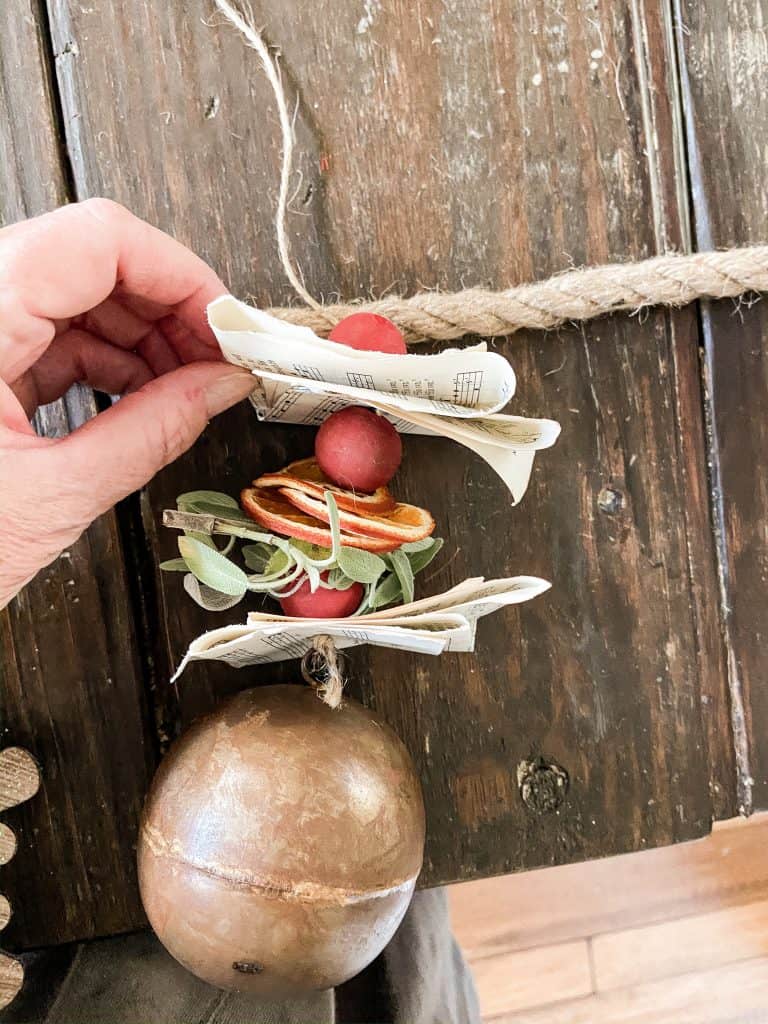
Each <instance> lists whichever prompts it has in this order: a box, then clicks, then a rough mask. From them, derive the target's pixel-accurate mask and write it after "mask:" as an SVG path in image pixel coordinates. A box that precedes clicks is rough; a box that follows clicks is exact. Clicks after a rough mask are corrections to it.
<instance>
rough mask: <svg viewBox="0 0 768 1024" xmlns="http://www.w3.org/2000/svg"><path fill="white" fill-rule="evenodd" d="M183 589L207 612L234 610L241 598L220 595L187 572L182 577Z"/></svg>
mask: <svg viewBox="0 0 768 1024" xmlns="http://www.w3.org/2000/svg"><path fill="white" fill-rule="evenodd" d="M184 589H185V590H186V592H187V593H188V594H189V596H190V597H191V598H192V600H193V601H194V602H195V604H199V605H200V607H201V608H205V610H206V611H207V612H223V611H226V610H227V608H234V606H235V605H236V604H239V602H240V600H241V597H237V596H231V595H229V594H220V593H219V591H218V590H212V589H211V587H206V585H205V584H204V583H201V582H200V581H199V580H198V579H195V577H194V576H193V575H192V573H191V572H188V573H187V575H186V576H185V577H184Z"/></svg>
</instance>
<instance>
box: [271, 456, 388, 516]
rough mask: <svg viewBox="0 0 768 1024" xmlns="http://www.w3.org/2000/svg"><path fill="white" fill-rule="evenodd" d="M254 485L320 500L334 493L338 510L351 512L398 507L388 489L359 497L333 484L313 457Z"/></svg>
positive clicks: (377, 510) (376, 511) (380, 488)
mask: <svg viewBox="0 0 768 1024" xmlns="http://www.w3.org/2000/svg"><path fill="white" fill-rule="evenodd" d="M253 486H254V487H291V488H293V489H294V490H296V491H303V492H304V493H305V494H310V495H312V497H314V498H321V499H322V497H323V491H333V496H334V497H335V498H336V504H337V505H338V507H339V508H340V509H342V508H346V509H349V510H350V512H363V513H366V514H367V513H368V512H373V513H375V514H376V515H378V514H379V513H381V512H388V511H389V510H390V509H392V508H394V507H395V499H394V498H393V497H392V495H391V494H390V493H389V491H388V490H387V488H386V487H379V488H378V490H376V491H374V492H373V494H358V493H356V492H355V491H345V490H344V488H343V487H337V486H336V485H335V484H332V483H331V481H330V480H329V479H328V478H327V477H326V476H325V475H324V474H323V471H322V469H320V466H319V465H318V464H317V459H314V458H312V459H301V460H300V461H299V462H292V463H291V464H290V465H289V466H286V467H285V468H284V469H281V470H279V471H278V472H277V473H265V474H264V475H263V476H260V477H259V478H258V480H254V481H253Z"/></svg>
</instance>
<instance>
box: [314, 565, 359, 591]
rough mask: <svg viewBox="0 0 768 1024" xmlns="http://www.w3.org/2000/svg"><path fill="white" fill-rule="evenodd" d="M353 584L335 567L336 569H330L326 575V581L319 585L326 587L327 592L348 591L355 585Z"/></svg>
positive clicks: (353, 582) (352, 581) (353, 581)
mask: <svg viewBox="0 0 768 1024" xmlns="http://www.w3.org/2000/svg"><path fill="white" fill-rule="evenodd" d="M355 582H356V581H355V580H351V579H350V578H349V576H345V575H344V573H343V572H342V571H341V569H339V568H338V567H337V568H336V569H331V571H330V572H329V573H328V579H327V580H325V581H324V582H323V583H321V584H320V585H321V586H323V587H327V588H328V590H349V588H350V587H353V586H354V585H355Z"/></svg>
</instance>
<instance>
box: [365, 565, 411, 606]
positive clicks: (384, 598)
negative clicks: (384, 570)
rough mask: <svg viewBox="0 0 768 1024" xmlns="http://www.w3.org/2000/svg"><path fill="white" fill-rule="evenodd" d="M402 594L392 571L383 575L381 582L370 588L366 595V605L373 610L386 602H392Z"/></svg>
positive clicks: (399, 584)
mask: <svg viewBox="0 0 768 1024" xmlns="http://www.w3.org/2000/svg"><path fill="white" fill-rule="evenodd" d="M402 594H403V588H402V585H401V583H400V580H399V579H398V577H397V576H395V575H394V574H393V573H390V574H389V575H388V576H385V577H384V579H383V580H382V581H381V583H380V584H379V585H378V587H376V589H375V590H372V591H371V593H370V595H369V597H368V605H369V606H370V607H371V608H373V609H374V610H375V609H377V608H385V607H386V606H387V605H388V604H394V602H395V601H398V600H399V599H400V598H401V597H402Z"/></svg>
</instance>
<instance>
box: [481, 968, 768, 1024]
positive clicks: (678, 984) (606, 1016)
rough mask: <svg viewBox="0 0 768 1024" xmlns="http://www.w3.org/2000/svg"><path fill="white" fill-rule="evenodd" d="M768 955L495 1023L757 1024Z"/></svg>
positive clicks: (767, 977) (762, 1009) (766, 981)
mask: <svg viewBox="0 0 768 1024" xmlns="http://www.w3.org/2000/svg"><path fill="white" fill-rule="evenodd" d="M766 990H768V957H757V958H755V959H754V960H747V961H745V962H744V963H740V964H733V965H729V966H728V967H721V968H719V969H717V970H714V971H702V972H698V971H697V972H696V973H694V974H687V975H684V976H683V977H679V978H670V979H666V980H664V981H655V982H650V983H649V984H647V985H638V986H636V987H634V988H625V989H619V990H617V991H615V992H605V993H603V992H598V993H596V994H595V995H592V996H588V997H587V998H586V999H579V1000H575V1001H573V1000H568V1001H567V1002H563V1003H556V1004H553V1005H551V1006H544V1007H540V1008H538V1009H532V1010H524V1011H522V1012H520V1013H511V1014H503V1015H502V1016H499V1017H496V1018H494V1024H725V1022H726V1021H727V1022H728V1024H758V1022H762V1021H764V1020H765V993H766Z"/></svg>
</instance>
